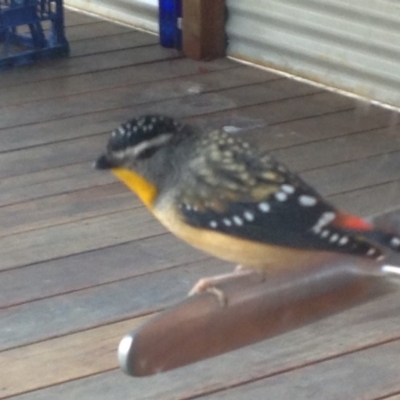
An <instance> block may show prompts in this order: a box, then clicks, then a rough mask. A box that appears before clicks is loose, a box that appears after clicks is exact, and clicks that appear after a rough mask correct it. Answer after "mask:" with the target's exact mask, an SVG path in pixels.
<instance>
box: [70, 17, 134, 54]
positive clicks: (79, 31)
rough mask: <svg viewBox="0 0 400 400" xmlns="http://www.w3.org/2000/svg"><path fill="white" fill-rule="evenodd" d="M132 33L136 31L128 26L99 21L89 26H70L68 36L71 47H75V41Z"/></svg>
mask: <svg viewBox="0 0 400 400" xmlns="http://www.w3.org/2000/svg"><path fill="white" fill-rule="evenodd" d="M132 31H134V29H132V28H129V27H127V26H123V25H119V24H113V23H111V22H108V21H102V20H98V21H97V22H92V23H89V24H84V25H73V26H68V28H67V29H66V36H67V39H68V42H70V45H71V47H73V46H74V42H75V41H79V40H84V39H90V38H98V37H103V36H109V35H119V34H121V33H126V32H132Z"/></svg>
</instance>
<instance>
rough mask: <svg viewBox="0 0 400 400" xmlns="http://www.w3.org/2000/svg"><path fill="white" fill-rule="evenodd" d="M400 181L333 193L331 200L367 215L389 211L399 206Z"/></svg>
mask: <svg viewBox="0 0 400 400" xmlns="http://www.w3.org/2000/svg"><path fill="white" fill-rule="evenodd" d="M399 193H400V181H399V180H397V181H393V182H387V183H381V184H375V185H373V186H369V187H368V186H367V187H365V188H363V189H358V190H351V191H350V192H345V193H341V194H337V195H332V196H330V197H329V200H330V201H332V203H333V204H335V205H336V206H337V207H340V208H342V209H343V210H347V211H348V212H350V213H355V214H358V215H362V216H365V217H368V216H371V215H377V214H381V213H384V212H388V211H391V210H394V209H397V208H398V207H399V203H400V202H399Z"/></svg>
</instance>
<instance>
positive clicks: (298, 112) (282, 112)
mask: <svg viewBox="0 0 400 400" xmlns="http://www.w3.org/2000/svg"><path fill="white" fill-rule="evenodd" d="M352 109H354V101H353V100H352V99H349V98H345V97H344V96H338V95H332V93H328V92H321V93H315V94H311V95H306V94H305V95H303V96H299V97H292V98H287V99H285V98H283V99H281V100H279V101H274V102H271V103H269V104H262V103H260V104H257V105H254V106H245V105H244V104H242V107H241V108H237V109H233V110H220V111H218V112H217V111H214V112H208V113H204V114H203V115H201V116H196V115H193V116H192V117H191V118H190V119H191V120H192V121H194V122H199V123H200V122H201V121H204V118H207V119H208V122H209V123H210V124H214V125H215V126H225V125H233V126H234V125H235V124H236V121H238V122H239V124H240V123H241V122H242V121H243V120H245V121H247V123H251V122H253V125H255V126H257V125H258V126H262V125H264V126H265V127H267V126H273V125H278V124H280V123H284V122H289V121H296V120H301V119H304V118H309V117H316V116H319V115H325V114H329V113H336V112H338V111H345V110H352ZM214 119H215V121H214Z"/></svg>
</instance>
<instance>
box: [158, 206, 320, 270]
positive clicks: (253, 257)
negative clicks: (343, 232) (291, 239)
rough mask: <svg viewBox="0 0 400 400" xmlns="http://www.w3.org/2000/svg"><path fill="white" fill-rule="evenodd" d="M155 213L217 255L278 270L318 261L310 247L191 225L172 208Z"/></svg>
mask: <svg viewBox="0 0 400 400" xmlns="http://www.w3.org/2000/svg"><path fill="white" fill-rule="evenodd" d="M153 212H154V215H155V216H156V217H157V218H158V219H159V220H160V222H161V223H162V224H163V225H165V226H166V227H167V228H168V229H169V230H170V231H171V232H172V233H174V234H175V235H176V236H177V237H179V238H180V239H182V240H184V241H186V242H188V243H189V244H191V245H192V246H194V247H196V248H198V249H200V250H203V251H205V252H207V253H210V254H212V255H213V256H215V257H218V258H221V259H223V260H226V261H230V262H232V263H235V264H240V265H243V266H245V267H250V268H255V269H263V270H264V269H275V268H279V269H281V268H290V267H296V266H298V265H299V264H310V263H314V261H315V258H316V257H318V253H320V254H321V255H322V254H323V252H310V251H306V250H297V249H288V248H285V247H282V246H275V245H267V244H263V243H259V242H253V241H250V240H244V239H241V238H237V237H234V236H230V235H226V234H223V233H219V232H215V231H212V230H208V229H199V228H194V227H191V226H190V225H187V224H185V223H183V222H182V220H181V218H180V217H179V215H178V214H177V213H176V211H175V210H173V209H172V208H168V209H167V210H166V209H163V210H162V212H160V211H156V210H153Z"/></svg>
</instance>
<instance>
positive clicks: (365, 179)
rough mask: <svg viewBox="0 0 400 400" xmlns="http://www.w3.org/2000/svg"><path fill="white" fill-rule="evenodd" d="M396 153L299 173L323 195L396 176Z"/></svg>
mask: <svg viewBox="0 0 400 400" xmlns="http://www.w3.org/2000/svg"><path fill="white" fill-rule="evenodd" d="M399 163H400V152H394V153H389V154H382V155H378V156H373V157H369V158H365V159H361V160H356V161H350V162H346V163H342V164H339V165H333V166H330V167H326V168H323V169H318V170H312V171H307V172H304V173H303V174H302V176H303V177H304V178H305V179H306V180H307V182H309V183H310V184H311V185H314V186H315V187H316V188H318V190H319V191H320V192H321V193H322V194H324V195H325V196H330V195H333V194H339V193H343V192H348V191H351V190H356V189H361V188H364V187H369V186H373V185H378V184H381V183H386V182H391V181H394V180H398V179H400V170H399V168H398V165H399Z"/></svg>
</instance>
